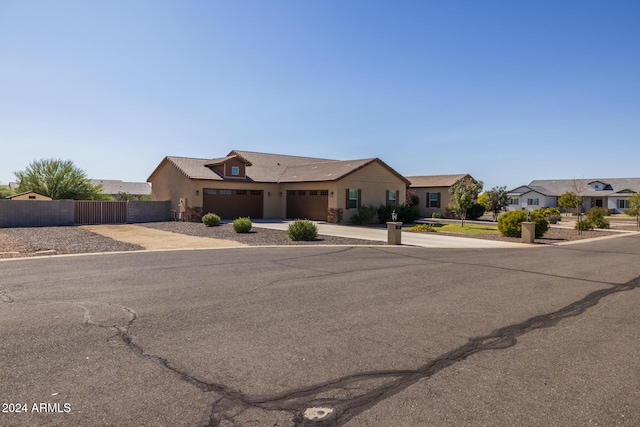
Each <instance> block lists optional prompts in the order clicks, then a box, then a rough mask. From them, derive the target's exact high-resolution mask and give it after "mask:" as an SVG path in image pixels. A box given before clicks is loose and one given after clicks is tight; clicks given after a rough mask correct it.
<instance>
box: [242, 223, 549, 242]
mask: <svg viewBox="0 0 640 427" xmlns="http://www.w3.org/2000/svg"><path fill="white" fill-rule="evenodd" d="M291 222H293V221H289V220H276V219H274V220H266V219H258V220H252V223H253V226H254V227H259V228H270V229H272V230H287V228H288V227H289V224H290V223H291ZM314 222H315V224H316V225H317V227H318V234H321V235H325V236H336V237H348V238H352V239H363V240H373V241H379V242H386V241H387V229H386V228H385V227H360V226H356V225H340V224H328V223H325V222H317V221H314ZM402 244H403V245H407V246H420V247H423V248H452V249H460V248H475V249H482V248H487V249H488V248H521V249H522V248H531V247H536V246H539V245H526V244H522V243H511V242H501V241H496V240H485V239H473V238H467V237H452V236H442V235H438V233H412V232H408V231H405V232H403V233H402Z"/></svg>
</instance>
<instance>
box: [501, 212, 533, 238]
mask: <svg viewBox="0 0 640 427" xmlns="http://www.w3.org/2000/svg"><path fill="white" fill-rule="evenodd" d="M526 220H527V213H526V212H525V211H509V212H505V213H503V214H502V215H500V217H499V218H498V231H500V234H502V235H503V236H507V237H520V236H521V235H522V225H520V223H521V222H524V221H526Z"/></svg>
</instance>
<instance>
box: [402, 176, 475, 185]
mask: <svg viewBox="0 0 640 427" xmlns="http://www.w3.org/2000/svg"><path fill="white" fill-rule="evenodd" d="M467 176H468V177H471V175H469V174H465V173H462V174H455V175H423V176H408V177H407V179H408V180H409V181H411V185H410V187H412V188H417V187H451V186H452V185H453V184H455V183H456V182H457V181H458V180H459V179H461V178H464V177H467Z"/></svg>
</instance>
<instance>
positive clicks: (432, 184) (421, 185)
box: [407, 174, 473, 218]
mask: <svg viewBox="0 0 640 427" xmlns="http://www.w3.org/2000/svg"><path fill="white" fill-rule="evenodd" d="M407 179H408V180H409V181H411V185H410V186H409V188H410V189H412V190H415V191H416V193H418V197H419V198H420V215H421V216H423V217H427V218H431V216H432V215H433V213H434V212H440V213H441V214H443V215H444V216H445V217H447V218H452V217H453V213H452V212H451V211H449V209H448V207H449V203H450V202H451V195H450V194H449V188H450V187H451V186H452V185H453V184H455V183H456V182H458V181H459V180H460V179H468V180H471V179H473V178H472V177H471V175H469V174H458V175H428V176H408V177H407Z"/></svg>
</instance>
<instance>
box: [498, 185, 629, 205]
mask: <svg viewBox="0 0 640 427" xmlns="http://www.w3.org/2000/svg"><path fill="white" fill-rule="evenodd" d="M639 191H640V178H606V179H600V178H597V179H580V180H574V179H555V180H535V181H531V183H530V184H529V185H523V186H520V187H518V188H515V189H513V190H511V191H509V193H508V195H509V205H508V206H507V209H508V210H520V209H525V210H528V211H532V210H536V209H540V208H550V207H557V206H558V197H560V196H561V195H563V194H564V193H567V192H574V193H576V194H578V195H579V196H582V210H583V211H587V210H589V209H590V208H592V207H593V206H600V207H603V208H605V209H609V210H610V211H611V212H613V213H623V212H624V210H625V209H628V208H629V197H631V196H632V195H633V194H634V193H637V192H639Z"/></svg>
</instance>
